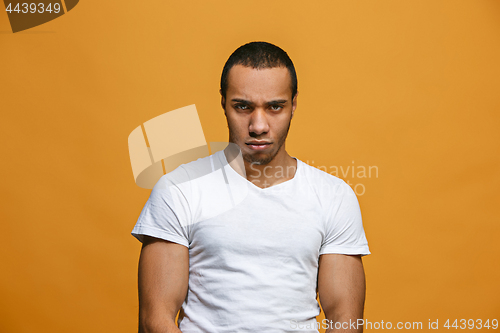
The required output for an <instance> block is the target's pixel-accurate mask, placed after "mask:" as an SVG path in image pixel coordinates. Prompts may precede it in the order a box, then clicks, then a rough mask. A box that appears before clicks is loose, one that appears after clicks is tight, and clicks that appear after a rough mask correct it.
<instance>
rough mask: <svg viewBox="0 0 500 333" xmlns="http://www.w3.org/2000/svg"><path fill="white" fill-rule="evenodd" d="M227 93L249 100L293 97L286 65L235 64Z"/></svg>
mask: <svg viewBox="0 0 500 333" xmlns="http://www.w3.org/2000/svg"><path fill="white" fill-rule="evenodd" d="M227 83H228V84H227V92H226V93H227V94H228V95H231V96H232V97H236V96H234V95H237V96H238V97H240V98H245V99H249V100H254V99H263V100H271V99H275V98H278V97H279V98H281V99H288V98H291V91H292V90H291V89H292V88H291V83H292V82H291V78H290V73H289V72H288V69H287V68H286V67H273V68H260V69H257V68H252V67H245V66H243V65H235V66H233V67H232V68H231V70H230V71H229V75H228V80H227Z"/></svg>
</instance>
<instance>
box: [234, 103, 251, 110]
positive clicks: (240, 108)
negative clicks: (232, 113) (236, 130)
mask: <svg viewBox="0 0 500 333" xmlns="http://www.w3.org/2000/svg"><path fill="white" fill-rule="evenodd" d="M234 108H235V109H239V110H247V109H248V105H244V104H238V105H235V106H234Z"/></svg>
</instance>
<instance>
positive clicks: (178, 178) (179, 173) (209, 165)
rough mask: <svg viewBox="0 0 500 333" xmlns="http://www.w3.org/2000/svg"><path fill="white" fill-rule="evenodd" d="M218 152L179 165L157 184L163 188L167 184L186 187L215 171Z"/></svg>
mask: <svg viewBox="0 0 500 333" xmlns="http://www.w3.org/2000/svg"><path fill="white" fill-rule="evenodd" d="M216 154H217V153H215V154H212V155H209V156H206V157H202V158H198V159H197V160H195V161H192V162H189V163H184V164H181V165H179V166H178V167H177V168H176V169H174V170H173V171H171V172H169V173H167V174H165V175H163V176H162V177H160V179H159V180H158V182H157V186H158V187H162V188H164V187H166V186H176V187H186V184H191V183H192V182H195V181H196V180H197V179H200V178H202V177H204V176H206V175H209V174H211V173H213V172H214V168H213V166H214V161H215V160H216V159H217V158H214V157H216ZM191 185H192V184H191Z"/></svg>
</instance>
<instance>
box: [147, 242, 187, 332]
mask: <svg viewBox="0 0 500 333" xmlns="http://www.w3.org/2000/svg"><path fill="white" fill-rule="evenodd" d="M188 278H189V251H188V248H187V247H185V246H184V245H180V244H176V243H172V242H168V241H165V240H161V239H158V238H152V237H148V236H144V243H143V246H142V250H141V256H140V259H139V279H138V280H139V333H180V332H181V331H180V330H179V328H178V327H177V325H176V324H175V316H176V315H177V312H178V311H179V309H180V307H181V305H182V303H183V302H184V299H185V298H186V294H187V290H188Z"/></svg>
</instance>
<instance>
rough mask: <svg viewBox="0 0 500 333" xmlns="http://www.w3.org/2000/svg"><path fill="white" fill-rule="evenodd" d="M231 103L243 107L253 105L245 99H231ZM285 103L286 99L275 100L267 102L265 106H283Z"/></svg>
mask: <svg viewBox="0 0 500 333" xmlns="http://www.w3.org/2000/svg"><path fill="white" fill-rule="evenodd" d="M231 101H232V102H237V103H241V104H245V105H253V104H254V103H253V102H250V101H247V100H246V99H240V98H233V99H232V100H231ZM286 102H288V101H287V100H286V99H277V100H274V101H269V102H267V103H266V104H267V105H277V104H285V103H286Z"/></svg>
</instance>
